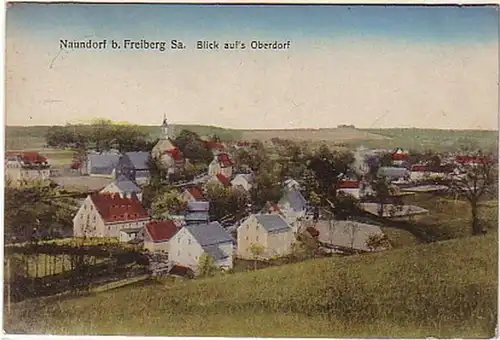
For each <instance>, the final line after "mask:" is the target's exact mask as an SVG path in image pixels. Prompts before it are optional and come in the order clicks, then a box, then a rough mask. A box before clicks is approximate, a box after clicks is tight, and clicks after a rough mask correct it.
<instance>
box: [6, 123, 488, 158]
mask: <svg viewBox="0 0 500 340" xmlns="http://www.w3.org/2000/svg"><path fill="white" fill-rule="evenodd" d="M48 128H49V126H30V127H23V126H7V127H6V131H5V136H6V148H7V150H22V149H42V148H43V147H44V144H45V134H46V132H47V130H48ZM140 129H141V130H142V131H144V132H145V133H146V134H148V135H149V136H150V137H151V138H152V139H154V138H158V137H160V135H161V129H160V127H159V126H140ZM172 129H173V130H174V132H175V133H179V132H180V131H181V130H182V129H187V130H191V131H193V132H196V133H197V134H199V135H201V136H211V135H213V134H216V135H218V136H219V137H220V138H221V139H223V140H239V139H248V140H251V139H262V140H269V139H271V138H273V137H279V138H284V139H296V140H300V141H304V140H309V139H310V140H312V141H316V142H318V141H320V140H323V141H326V142H335V143H344V144H346V145H347V146H350V147H356V146H360V145H363V146H365V147H373V148H394V147H397V146H399V147H402V148H406V149H416V150H425V149H433V150H436V151H453V150H457V149H459V148H460V147H461V146H462V145H464V144H469V145H475V146H477V147H479V148H481V149H483V150H493V151H495V152H496V150H497V148H498V131H480V130H438V129H403V128H394V129H346V128H342V129H337V128H331V129H329V128H326V129H319V130H314V129H299V130H235V129H224V128H221V127H215V126H202V125H172Z"/></svg>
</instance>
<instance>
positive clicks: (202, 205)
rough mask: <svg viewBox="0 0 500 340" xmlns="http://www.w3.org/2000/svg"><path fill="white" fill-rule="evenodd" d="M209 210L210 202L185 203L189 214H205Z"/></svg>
mask: <svg viewBox="0 0 500 340" xmlns="http://www.w3.org/2000/svg"><path fill="white" fill-rule="evenodd" d="M209 209H210V202H207V201H194V202H188V203H187V210H188V211H190V212H201V211H203V212H206V211H208V210H209Z"/></svg>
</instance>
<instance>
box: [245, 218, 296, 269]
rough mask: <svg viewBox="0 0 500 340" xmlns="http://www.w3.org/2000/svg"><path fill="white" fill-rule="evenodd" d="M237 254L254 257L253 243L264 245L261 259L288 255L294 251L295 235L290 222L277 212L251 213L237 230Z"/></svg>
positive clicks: (246, 257)
mask: <svg viewBox="0 0 500 340" xmlns="http://www.w3.org/2000/svg"><path fill="white" fill-rule="evenodd" d="M237 235H238V242H237V250H236V255H237V257H239V258H242V259H253V258H254V256H256V254H255V255H254V254H253V253H252V245H259V246H261V247H262V253H261V254H258V257H259V258H261V259H270V258H274V257H281V256H286V255H288V254H290V253H291V252H292V245H293V243H294V242H295V235H294V232H293V229H292V227H291V226H290V224H288V223H287V221H285V219H284V218H283V217H282V216H280V215H277V214H266V215H264V214H258V215H251V216H250V217H249V218H248V219H247V220H245V221H244V222H243V223H242V224H241V225H240V226H239V227H238V230H237Z"/></svg>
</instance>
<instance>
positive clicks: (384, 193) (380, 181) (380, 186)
mask: <svg viewBox="0 0 500 340" xmlns="http://www.w3.org/2000/svg"><path fill="white" fill-rule="evenodd" d="M370 188H371V190H372V197H373V198H374V199H375V200H376V201H377V203H378V209H377V212H378V215H379V217H384V210H385V205H386V204H388V203H389V202H390V199H391V197H392V196H393V194H394V190H393V188H392V187H391V184H390V181H389V180H388V179H387V178H386V177H384V176H377V177H376V178H375V179H374V180H373V181H371V183H370Z"/></svg>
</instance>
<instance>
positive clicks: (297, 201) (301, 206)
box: [281, 188, 307, 211]
mask: <svg viewBox="0 0 500 340" xmlns="http://www.w3.org/2000/svg"><path fill="white" fill-rule="evenodd" d="M283 201H288V202H289V203H290V207H291V208H292V210H294V211H303V210H305V209H306V205H307V201H306V199H305V198H304V196H302V194H301V193H300V191H298V190H296V189H293V188H292V189H288V190H285V194H284V196H283V198H282V199H281V202H283Z"/></svg>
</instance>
